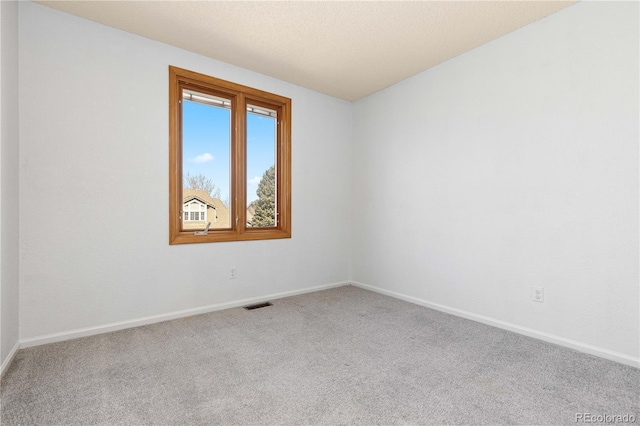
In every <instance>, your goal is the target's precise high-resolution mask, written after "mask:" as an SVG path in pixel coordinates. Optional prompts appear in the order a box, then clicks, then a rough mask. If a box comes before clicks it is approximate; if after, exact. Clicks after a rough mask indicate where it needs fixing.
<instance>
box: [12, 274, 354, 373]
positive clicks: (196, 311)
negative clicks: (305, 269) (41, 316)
mask: <svg viewBox="0 0 640 426" xmlns="http://www.w3.org/2000/svg"><path fill="white" fill-rule="evenodd" d="M349 284H351V282H350V281H344V282H339V283H333V284H325V285H319V286H315V287H307V288H304V289H300V290H292V291H285V292H282V293H273V294H267V295H264V296H258V297H251V298H248V299H241V300H236V301H232V302H225V303H218V304H215V305H207V306H202V307H199V308H193V309H184V310H181V311H175V312H170V313H167V314H160V315H153V316H150V317H144V318H138V319H134V320H128V321H120V322H115V323H111V324H105V325H99V326H95V327H86V328H79V329H76V330H70V331H63V332H60V333H52V334H47V335H44V336H37V337H30V338H27V339H21V340H20V348H28V347H31V346H38V345H44V344H47V343H54V342H62V341H65V340H72V339H78V338H80V337H87V336H93V335H96V334H102V333H109V332H111V331H117V330H123V329H126V328H133V327H140V326H142V325H148V324H154V323H157V322H163V321H169V320H172V319H176V318H184V317H190V316H192V315H200V314H206V313H208V312H214V311H221V310H223V309H230V308H237V307H240V306H246V305H250V304H253V303H259V302H264V301H267V300H275V299H282V298H283V297H289V296H296V295H299V294H305V293H312V292H315V291H320V290H327V289H330V288H335V287H342V286H345V285H349ZM3 368H4V364H3Z"/></svg>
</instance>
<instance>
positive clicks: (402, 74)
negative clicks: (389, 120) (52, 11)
mask: <svg viewBox="0 0 640 426" xmlns="http://www.w3.org/2000/svg"><path fill="white" fill-rule="evenodd" d="M38 3H41V4H43V5H45V6H49V7H53V8H56V9H59V10H62V11H64V12H68V13H71V14H74V15H77V16H81V17H83V18H87V19H90V20H92V21H96V22H100V23H102V24H105V25H109V26H111V27H115V28H119V29H121V30H124V31H127V32H130V33H134V34H138V35H141V36H143V37H147V38H150V39H153V40H158V41H161V42H164V43H167V44H171V45H174V46H177V47H181V48H183V49H186V50H190V51H193V52H196V53H199V54H202V55H205V56H208V57H211V58H215V59H219V60H221V61H224V62H227V63H230V64H234V65H237V66H240V67H243V68H247V69H250V70H253V71H257V72H260V73H263V74H266V75H270V76H272V77H276V78H278V79H281V80H284V81H288V82H291V83H294V84H298V85H300V86H304V87H307V88H310V89H313V90H317V91H318V92H322V93H326V94H329V95H332V96H335V97H338V98H342V99H346V100H349V101H353V100H357V99H360V98H362V97H364V96H367V95H369V94H371V93H374V92H377V91H378V90H381V89H383V88H385V87H388V86H390V85H392V84H394V83H396V82H398V81H400V80H403V79H405V78H407V77H409V76H411V75H414V74H417V73H419V72H420V71H423V70H426V69H428V68H430V67H433V66H434V65H437V64H439V63H441V62H444V61H446V60H447V59H450V58H453V57H455V56H457V55H460V54H461V53H464V52H466V51H468V50H471V49H473V48H474V47H477V46H480V45H482V44H484V43H487V42H488V41H491V40H494V39H496V38H498V37H500V36H502V35H504V34H507V33H509V32H511V31H513V30H515V29H518V28H520V27H522V26H524V25H527V24H529V23H531V22H534V21H536V20H538V19H541V18H544V17H545V16H548V15H550V14H552V13H554V12H557V11H558V10H560V9H562V8H564V7H566V6H569V5H571V4H573V3H574V2H573V1H418V2H408V1H372V2H369V1H367V2H365V1H346V2H345V1H318V2H310V1H302V2H298V1H293V2H288V1H287V2H279V1H252V2H245V1H105V0H103V1H40V2H38Z"/></svg>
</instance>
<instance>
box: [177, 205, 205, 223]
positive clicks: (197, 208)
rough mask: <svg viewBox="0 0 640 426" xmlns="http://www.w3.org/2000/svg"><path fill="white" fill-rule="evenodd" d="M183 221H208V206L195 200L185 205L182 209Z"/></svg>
mask: <svg viewBox="0 0 640 426" xmlns="http://www.w3.org/2000/svg"><path fill="white" fill-rule="evenodd" d="M182 220H184V221H191V222H193V221H203V222H204V221H206V220H207V205H206V204H205V203H203V202H201V201H200V200H193V201H188V202H186V203H184V205H183V207H182Z"/></svg>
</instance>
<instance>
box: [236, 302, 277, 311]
mask: <svg viewBox="0 0 640 426" xmlns="http://www.w3.org/2000/svg"><path fill="white" fill-rule="evenodd" d="M267 306H273V305H272V304H271V302H264V303H256V304H255V305H247V306H243V308H245V309H246V310H247V311H251V310H253V309H259V308H266V307H267Z"/></svg>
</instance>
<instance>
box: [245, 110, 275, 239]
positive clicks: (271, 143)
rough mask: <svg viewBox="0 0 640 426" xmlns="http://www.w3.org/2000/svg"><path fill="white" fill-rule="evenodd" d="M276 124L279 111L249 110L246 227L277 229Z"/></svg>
mask: <svg viewBox="0 0 640 426" xmlns="http://www.w3.org/2000/svg"><path fill="white" fill-rule="evenodd" d="M276 123H277V113H276V111H274V110H270V109H268V108H263V107H259V106H254V105H248V106H247V227H252V228H269V227H274V226H276V217H277V213H278V212H277V211H276V209H277V204H278V203H277V200H276V187H277V182H276V176H277V173H276V169H275V168H276Z"/></svg>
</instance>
